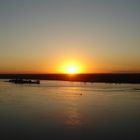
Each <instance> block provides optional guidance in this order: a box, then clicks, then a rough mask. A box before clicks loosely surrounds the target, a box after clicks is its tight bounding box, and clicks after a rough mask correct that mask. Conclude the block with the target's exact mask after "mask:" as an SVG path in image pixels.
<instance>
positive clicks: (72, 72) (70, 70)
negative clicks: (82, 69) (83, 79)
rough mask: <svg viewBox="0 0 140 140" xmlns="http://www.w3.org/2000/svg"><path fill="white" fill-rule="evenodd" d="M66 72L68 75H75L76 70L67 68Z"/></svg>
mask: <svg viewBox="0 0 140 140" xmlns="http://www.w3.org/2000/svg"><path fill="white" fill-rule="evenodd" d="M67 72H68V73H69V74H75V73H77V69H76V68H75V67H69V68H68V69H67Z"/></svg>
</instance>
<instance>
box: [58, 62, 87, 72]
mask: <svg viewBox="0 0 140 140" xmlns="http://www.w3.org/2000/svg"><path fill="white" fill-rule="evenodd" d="M59 71H60V72H61V73H65V74H71V75H74V74H80V73H83V72H84V69H83V67H82V65H81V64H80V63H78V62H76V61H75V62H64V63H62V65H61V66H60V69H59Z"/></svg>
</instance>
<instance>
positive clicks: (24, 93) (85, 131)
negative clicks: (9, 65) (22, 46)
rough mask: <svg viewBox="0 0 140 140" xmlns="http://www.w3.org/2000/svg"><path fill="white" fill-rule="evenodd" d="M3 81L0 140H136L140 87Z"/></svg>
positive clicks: (0, 88) (139, 130) (139, 126)
mask: <svg viewBox="0 0 140 140" xmlns="http://www.w3.org/2000/svg"><path fill="white" fill-rule="evenodd" d="M3 81H4V80H0V134H1V137H3V139H19V140H21V139H38V140H40V139H49V140H55V139H61V140H89V139H92V140H93V139H94V140H104V139H106V140H107V139H110V140H115V139H117V140H120V139H123V140H125V139H132V140H133V139H136V138H137V139H140V85H134V84H133V85H131V84H97V83H79V82H61V81H41V84H40V85H16V84H12V83H8V82H3Z"/></svg>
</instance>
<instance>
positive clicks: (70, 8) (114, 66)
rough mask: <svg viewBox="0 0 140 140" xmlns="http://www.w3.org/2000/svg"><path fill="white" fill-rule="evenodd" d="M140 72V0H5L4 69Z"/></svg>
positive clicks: (1, 13)
mask: <svg viewBox="0 0 140 140" xmlns="http://www.w3.org/2000/svg"><path fill="white" fill-rule="evenodd" d="M69 63H74V64H76V65H79V67H81V68H80V69H81V71H80V72H84V73H94V72H96V73H100V72H140V0H0V73H59V72H60V73H61V72H64V71H63V67H64V66H65V65H66V64H69Z"/></svg>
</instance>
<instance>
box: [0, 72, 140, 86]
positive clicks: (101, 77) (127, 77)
mask: <svg viewBox="0 0 140 140" xmlns="http://www.w3.org/2000/svg"><path fill="white" fill-rule="evenodd" d="M15 78H22V79H38V80H59V81H77V82H96V83H132V84H140V73H138V74H120V73H119V74H118V73H116V74H76V75H69V74H0V79H15Z"/></svg>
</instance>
